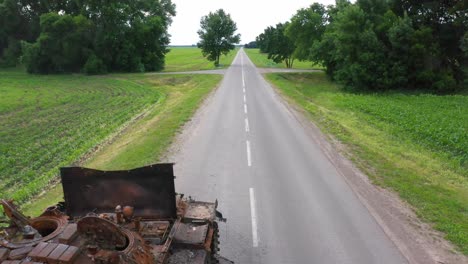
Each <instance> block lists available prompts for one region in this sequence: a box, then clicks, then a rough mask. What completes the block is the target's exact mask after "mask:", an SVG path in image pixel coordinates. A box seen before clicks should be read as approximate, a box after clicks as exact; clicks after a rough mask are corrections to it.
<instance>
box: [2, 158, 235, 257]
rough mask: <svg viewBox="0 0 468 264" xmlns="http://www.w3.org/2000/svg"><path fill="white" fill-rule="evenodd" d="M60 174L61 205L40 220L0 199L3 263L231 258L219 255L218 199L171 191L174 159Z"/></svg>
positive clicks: (45, 212) (53, 208) (80, 169)
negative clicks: (210, 200)
mask: <svg viewBox="0 0 468 264" xmlns="http://www.w3.org/2000/svg"><path fill="white" fill-rule="evenodd" d="M61 173H62V183H63V190H64V195H65V203H60V204H58V205H57V206H53V207H49V208H47V209H46V210H45V211H44V212H43V213H42V214H41V215H40V216H39V217H36V218H29V217H26V216H24V215H23V214H21V212H19V211H18V209H17V207H16V206H15V205H14V203H13V202H12V201H6V200H0V204H1V205H2V206H3V209H4V212H5V215H6V216H7V218H8V219H9V221H7V222H8V223H9V226H7V227H2V226H0V264H11V263H42V264H44V263H50V264H62V263H63V264H92V263H99V264H124V263H131V264H140V263H141V264H153V263H154V264H167V263H171V264H183V263H191V264H212V263H232V262H229V261H228V260H225V259H224V258H222V257H219V256H218V255H217V251H218V250H219V248H218V224H217V222H216V220H217V217H218V216H219V215H220V214H219V212H217V211H216V207H217V202H215V203H207V202H199V201H194V200H192V199H186V198H183V195H176V194H175V190H174V175H173V170H172V164H156V165H152V166H147V167H143V168H137V169H133V170H128V171H99V170H93V169H86V168H80V167H73V168H62V169H61ZM2 223H3V221H2Z"/></svg>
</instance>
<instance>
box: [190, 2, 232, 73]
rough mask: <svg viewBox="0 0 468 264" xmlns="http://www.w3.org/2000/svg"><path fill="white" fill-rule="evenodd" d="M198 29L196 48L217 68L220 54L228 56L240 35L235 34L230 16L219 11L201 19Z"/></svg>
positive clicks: (221, 10)
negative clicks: (198, 40) (198, 39)
mask: <svg viewBox="0 0 468 264" xmlns="http://www.w3.org/2000/svg"><path fill="white" fill-rule="evenodd" d="M200 27H201V29H200V30H198V35H199V36H200V42H198V43H197V46H198V47H199V48H201V49H202V53H203V56H205V57H207V58H208V60H210V61H214V64H215V65H216V66H218V65H219V58H220V56H221V54H224V55H226V54H228V53H229V51H231V50H233V49H234V47H235V46H234V44H238V43H239V42H240V34H235V32H236V30H237V26H236V23H235V22H234V21H233V20H232V19H231V15H229V14H226V13H225V12H224V10H223V9H219V10H217V11H216V12H214V13H212V12H210V13H209V14H208V15H207V16H204V17H202V19H201V21H200Z"/></svg>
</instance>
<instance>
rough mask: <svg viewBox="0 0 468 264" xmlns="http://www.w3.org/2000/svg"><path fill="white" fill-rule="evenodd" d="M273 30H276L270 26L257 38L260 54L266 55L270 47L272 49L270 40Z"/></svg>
mask: <svg viewBox="0 0 468 264" xmlns="http://www.w3.org/2000/svg"><path fill="white" fill-rule="evenodd" d="M275 30H276V29H275V28H274V27H271V26H270V27H267V28H266V29H265V31H264V32H263V33H261V34H260V35H258V36H257V38H256V41H257V45H258V47H259V48H260V52H261V53H268V50H270V46H271V47H272V46H273V45H274V43H273V42H272V40H273V35H274V34H275Z"/></svg>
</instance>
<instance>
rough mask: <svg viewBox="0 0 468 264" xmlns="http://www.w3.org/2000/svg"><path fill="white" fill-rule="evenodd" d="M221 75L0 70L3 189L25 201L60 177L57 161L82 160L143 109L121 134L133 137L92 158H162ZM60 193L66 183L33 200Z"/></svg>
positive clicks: (114, 161)
mask: <svg viewBox="0 0 468 264" xmlns="http://www.w3.org/2000/svg"><path fill="white" fill-rule="evenodd" d="M220 79H221V76H214V75H213V76H212V75H183V76H182V75H177V76H172V75H164V76H161V75H153V74H126V75H115V74H113V75H106V76H95V77H90V76H81V75H54V76H36V75H28V74H25V73H21V72H18V71H2V72H0V92H1V93H2V97H0V137H1V138H2V140H1V141H0V150H1V151H0V173H1V179H2V181H1V182H0V196H1V197H5V198H13V199H15V201H17V202H19V203H23V202H25V201H27V200H29V199H30V198H31V197H33V196H34V195H36V194H38V193H39V192H40V191H41V190H43V189H44V187H45V186H47V185H48V184H49V183H50V182H51V181H54V180H55V179H56V178H57V177H56V175H57V172H58V167H60V166H67V165H70V164H73V163H76V162H77V161H79V160H80V159H82V158H83V157H84V156H85V155H86V154H87V153H88V154H89V151H90V150H92V149H93V148H95V147H96V146H99V144H101V143H102V142H103V141H105V140H106V139H107V138H109V137H111V136H112V135H115V133H116V132H117V131H119V130H120V129H121V128H123V127H125V126H126V125H127V124H129V122H130V121H131V120H132V119H134V118H135V116H139V114H140V113H142V112H145V115H144V117H141V118H140V119H138V120H136V121H133V123H132V125H131V126H129V127H127V128H126V129H125V131H124V132H125V133H123V134H122V135H121V136H119V137H118V138H119V139H124V140H127V141H126V145H125V146H120V147H119V148H118V149H115V148H111V146H113V145H111V146H108V147H105V148H104V149H103V150H102V151H100V152H99V155H101V158H98V157H94V158H92V159H90V162H89V163H88V164H90V165H93V166H97V167H100V168H117V169H118V168H124V167H126V168H128V167H134V166H141V165H145V164H149V163H152V162H155V161H157V159H158V156H159V155H160V153H161V152H162V151H163V150H164V149H165V147H167V146H168V145H169V144H170V141H171V139H172V137H173V135H174V134H175V131H176V130H177V129H178V128H179V127H180V126H181V124H183V123H184V122H185V121H186V120H187V119H188V118H190V116H191V115H192V113H193V111H195V109H196V107H197V105H198V104H199V102H200V101H201V100H202V98H203V97H204V96H205V95H206V94H207V93H208V92H209V91H211V90H212V88H213V87H215V86H216V84H217V83H218V82H219V81H220ZM129 133H133V134H132V135H133V137H131V136H129V135H127V134H129ZM118 142H120V141H115V142H114V144H117V143H118ZM117 152H119V153H120V154H119V155H117ZM105 153H110V154H105ZM104 157H105V158H104ZM103 160H105V161H103ZM86 165H87V164H86ZM60 197H61V194H60V190H52V191H51V192H50V193H48V194H47V195H45V196H44V198H43V199H40V201H38V204H35V206H36V205H37V207H38V208H39V207H40V209H43V208H44V206H42V205H44V204H47V205H50V204H53V202H52V201H54V200H56V199H59V198H60Z"/></svg>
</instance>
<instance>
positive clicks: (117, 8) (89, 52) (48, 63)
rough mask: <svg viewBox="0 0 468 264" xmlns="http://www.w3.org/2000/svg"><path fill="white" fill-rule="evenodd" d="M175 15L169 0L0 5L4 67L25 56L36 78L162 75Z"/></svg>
mask: <svg viewBox="0 0 468 264" xmlns="http://www.w3.org/2000/svg"><path fill="white" fill-rule="evenodd" d="M174 15H175V5H174V4H172V2H171V0H135V1H127V0H114V1H111V2H108V1H100V0H81V1H55V0H50V1H37V0H21V1H17V0H0V65H2V64H3V65H6V66H9V65H12V64H14V61H15V59H17V58H18V57H19V56H20V55H21V53H23V56H22V57H23V60H22V61H23V62H25V63H26V65H25V66H26V68H27V69H28V71H30V72H34V73H53V72H80V71H84V72H89V73H98V72H97V71H99V72H101V73H102V72H105V71H124V72H135V71H154V70H161V69H162V68H163V67H164V57H165V54H166V53H167V52H168V49H167V45H168V44H169V34H168V33H167V29H168V27H169V25H170V24H171V22H172V16H174ZM21 41H23V44H22V45H21V46H20V42H21ZM20 47H23V48H25V49H24V50H21V48H20ZM10 57H12V58H13V59H11V58H10ZM85 65H86V69H84V68H83V67H84V66H85Z"/></svg>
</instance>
